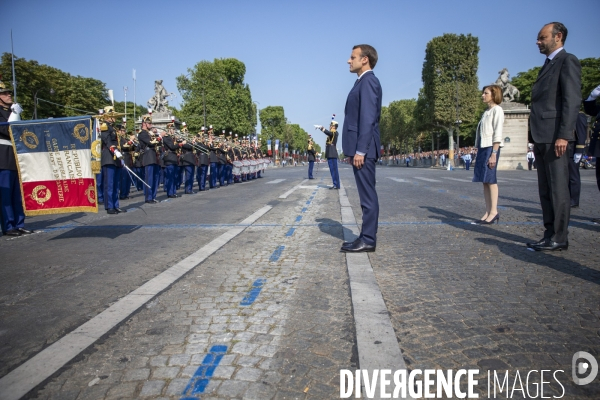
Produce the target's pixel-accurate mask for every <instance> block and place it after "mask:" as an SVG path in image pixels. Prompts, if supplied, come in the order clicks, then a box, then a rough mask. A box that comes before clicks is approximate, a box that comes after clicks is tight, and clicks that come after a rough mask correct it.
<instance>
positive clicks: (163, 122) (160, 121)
mask: <svg viewBox="0 0 600 400" xmlns="http://www.w3.org/2000/svg"><path fill="white" fill-rule="evenodd" d="M171 117H172V115H171V114H169V113H161V112H159V113H157V112H155V113H152V126H155V127H157V128H160V129H167V124H170V123H171ZM141 127H142V118H141V117H140V118H139V119H138V120H137V121H135V129H141ZM175 128H176V129H181V122H180V121H179V119H178V118H177V117H175Z"/></svg>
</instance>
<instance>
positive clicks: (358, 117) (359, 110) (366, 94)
mask: <svg viewBox="0 0 600 400" xmlns="http://www.w3.org/2000/svg"><path fill="white" fill-rule="evenodd" d="M348 64H349V65H350V72H351V73H355V74H356V75H358V79H357V80H356V83H355V84H354V87H353V88H352V90H351V91H350V93H349V94H348V99H347V100H346V108H345V118H344V128H343V130H342V149H343V151H344V154H345V155H346V156H347V157H350V163H351V164H352V166H353V170H354V179H355V180H356V188H357V189H358V196H359V198H360V206H361V208H362V212H363V218H362V230H361V232H360V236H359V237H358V239H356V240H355V241H354V242H351V243H348V242H347V243H344V245H343V246H342V249H341V250H342V251H344V252H370V251H375V246H376V244H377V220H378V219H379V200H378V198H377V191H376V190H375V164H376V163H377V159H378V158H379V148H380V146H381V144H380V141H379V117H380V115H381V85H380V84H379V79H377V78H376V77H375V74H374V73H373V71H372V69H373V68H375V64H377V51H376V50H375V49H374V48H373V47H372V46H369V45H366V44H360V45H357V46H354V48H353V49H352V54H351V55H350V59H349V60H348Z"/></svg>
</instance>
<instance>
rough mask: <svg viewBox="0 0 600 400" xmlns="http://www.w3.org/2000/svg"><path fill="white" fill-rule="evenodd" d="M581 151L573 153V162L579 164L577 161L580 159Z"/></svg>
mask: <svg viewBox="0 0 600 400" xmlns="http://www.w3.org/2000/svg"><path fill="white" fill-rule="evenodd" d="M581 156H582V154H581V153H575V154H573V161H575V164H579V161H581Z"/></svg>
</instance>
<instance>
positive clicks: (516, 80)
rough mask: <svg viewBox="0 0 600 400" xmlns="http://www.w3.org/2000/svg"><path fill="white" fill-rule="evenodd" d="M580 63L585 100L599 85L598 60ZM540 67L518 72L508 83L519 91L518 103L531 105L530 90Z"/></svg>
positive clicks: (582, 60)
mask: <svg viewBox="0 0 600 400" xmlns="http://www.w3.org/2000/svg"><path fill="white" fill-rule="evenodd" d="M579 61H580V63H581V98H582V99H584V100H585V99H587V97H588V96H589V95H590V92H591V91H592V90H593V89H594V88H595V87H596V86H598V83H600V58H583V59H581V60H579ZM540 69H542V67H541V66H539V67H533V68H531V69H530V70H527V71H525V72H519V73H518V74H516V75H515V76H514V77H513V78H512V79H511V81H510V83H511V84H513V85H514V86H515V87H516V88H517V89H519V91H520V92H521V97H519V103H523V104H526V105H531V88H532V87H533V84H534V83H535V81H536V79H537V76H538V74H539V73H540Z"/></svg>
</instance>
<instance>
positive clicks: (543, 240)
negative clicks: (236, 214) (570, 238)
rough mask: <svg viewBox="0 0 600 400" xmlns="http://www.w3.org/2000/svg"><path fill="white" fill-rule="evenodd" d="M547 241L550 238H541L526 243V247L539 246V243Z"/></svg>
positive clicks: (542, 243)
mask: <svg viewBox="0 0 600 400" xmlns="http://www.w3.org/2000/svg"><path fill="white" fill-rule="evenodd" d="M549 241H550V239H546V238H541V239H540V240H538V241H537V242H532V243H527V247H529V248H530V249H532V248H533V246H541V245H544V244H546V242H549Z"/></svg>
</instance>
